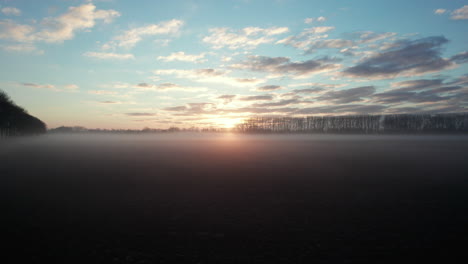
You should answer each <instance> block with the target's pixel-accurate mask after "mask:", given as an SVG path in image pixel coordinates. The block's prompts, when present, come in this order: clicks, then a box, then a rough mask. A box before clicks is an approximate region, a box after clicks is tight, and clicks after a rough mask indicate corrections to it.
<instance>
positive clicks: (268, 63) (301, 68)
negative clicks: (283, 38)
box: [231, 56, 340, 77]
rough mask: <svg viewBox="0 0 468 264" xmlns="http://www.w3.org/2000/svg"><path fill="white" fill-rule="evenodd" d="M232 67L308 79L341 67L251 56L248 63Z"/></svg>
mask: <svg viewBox="0 0 468 264" xmlns="http://www.w3.org/2000/svg"><path fill="white" fill-rule="evenodd" d="M231 67H232V68H235V69H243V70H250V71H256V72H268V73H272V74H274V75H278V76H282V75H287V74H291V75H294V76H295V77H307V76H310V75H312V74H317V73H321V72H326V71H331V70H335V69H338V68H339V67H340V65H337V64H330V63H328V61H327V60H307V61H300V62H292V61H291V60H290V59H289V58H287V57H266V56H249V57H248V59H247V60H246V61H244V62H241V63H239V64H233V65H231Z"/></svg>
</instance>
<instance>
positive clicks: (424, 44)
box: [343, 36, 453, 79]
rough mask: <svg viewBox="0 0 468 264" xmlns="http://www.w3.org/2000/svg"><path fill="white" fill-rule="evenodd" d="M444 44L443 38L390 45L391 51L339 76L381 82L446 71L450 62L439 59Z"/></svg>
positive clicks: (399, 42) (367, 59)
mask: <svg viewBox="0 0 468 264" xmlns="http://www.w3.org/2000/svg"><path fill="white" fill-rule="evenodd" d="M447 42H448V40H447V39H446V38H445V37H443V36H436V37H427V38H421V39H417V40H401V41H398V42H395V43H393V47H392V48H389V49H388V50H385V51H384V52H380V53H377V54H375V55H373V56H371V57H369V58H365V59H364V60H362V61H361V62H359V63H358V64H357V65H356V66H352V67H349V68H347V69H345V70H344V71H343V74H344V75H346V76H349V77H364V78H372V79H385V78H393V77H396V76H413V75H422V74H426V73H431V72H438V71H441V70H444V69H448V68H449V67H451V66H453V63H452V61H450V60H449V59H445V58H442V57H441V56H440V53H441V51H440V49H441V46H442V45H444V44H445V43H447Z"/></svg>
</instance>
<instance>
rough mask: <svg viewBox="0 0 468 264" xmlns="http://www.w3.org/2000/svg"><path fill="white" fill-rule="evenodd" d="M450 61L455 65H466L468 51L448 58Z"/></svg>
mask: <svg viewBox="0 0 468 264" xmlns="http://www.w3.org/2000/svg"><path fill="white" fill-rule="evenodd" d="M450 60H451V61H453V62H455V63H457V64H462V63H467V62H468V51H464V52H461V53H458V54H456V55H454V56H452V57H450Z"/></svg>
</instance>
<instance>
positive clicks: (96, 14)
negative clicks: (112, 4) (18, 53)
mask: <svg viewBox="0 0 468 264" xmlns="http://www.w3.org/2000/svg"><path fill="white" fill-rule="evenodd" d="M118 16H120V13H119V12H117V11H115V10H96V6H95V5H93V4H92V3H89V4H85V5H81V6H77V7H70V8H69V9H68V11H67V12H66V13H64V14H62V15H60V16H58V17H47V18H45V19H43V20H42V21H41V22H40V23H38V24H35V26H31V25H22V24H17V23H16V22H13V21H12V20H8V19H4V20H1V21H0V38H1V39H7V40H10V41H15V42H22V43H33V42H46V43H62V42H63V41H65V40H70V39H72V38H74V36H75V33H76V32H77V31H80V30H81V31H83V30H89V29H90V28H93V27H94V26H95V24H96V21H97V20H103V21H104V23H110V22H111V21H112V19H114V18H116V17H118Z"/></svg>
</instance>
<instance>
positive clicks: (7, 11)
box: [0, 6, 21, 16]
mask: <svg viewBox="0 0 468 264" xmlns="http://www.w3.org/2000/svg"><path fill="white" fill-rule="evenodd" d="M0 11H1V12H2V13H3V14H4V15H7V16H20V15H21V10H19V9H18V8H15V7H8V6H7V7H4V8H2V9H1V10H0Z"/></svg>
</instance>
